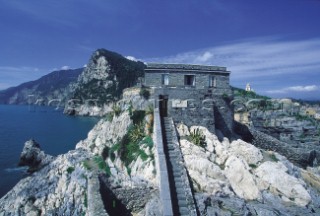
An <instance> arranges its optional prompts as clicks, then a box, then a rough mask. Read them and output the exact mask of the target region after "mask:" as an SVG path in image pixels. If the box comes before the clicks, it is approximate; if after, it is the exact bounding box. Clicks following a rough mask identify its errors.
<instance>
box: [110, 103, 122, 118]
mask: <svg viewBox="0 0 320 216" xmlns="http://www.w3.org/2000/svg"><path fill="white" fill-rule="evenodd" d="M112 112H113V114H114V115H115V116H119V115H120V114H121V112H122V110H121V107H120V106H119V105H116V104H113V106H112Z"/></svg>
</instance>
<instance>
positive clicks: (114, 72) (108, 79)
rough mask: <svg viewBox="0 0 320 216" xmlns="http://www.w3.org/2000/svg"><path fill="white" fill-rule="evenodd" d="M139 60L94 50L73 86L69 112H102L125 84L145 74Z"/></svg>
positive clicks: (68, 106)
mask: <svg viewBox="0 0 320 216" xmlns="http://www.w3.org/2000/svg"><path fill="white" fill-rule="evenodd" d="M144 68H145V65H144V64H143V63H142V62H135V61H130V60H128V59H126V58H124V57H123V56H121V55H119V54H117V53H114V52H110V51H108V50H105V49H98V50H97V51H95V52H94V53H93V54H92V56H91V58H90V60H89V62H88V64H87V67H86V68H85V69H84V71H83V73H82V74H81V75H80V76H79V78H78V81H77V83H76V84H75V85H73V86H72V93H71V94H70V99H72V101H70V103H68V104H67V105H66V107H65V113H67V114H70V115H91V116H93V115H100V116H101V115H103V114H106V113H107V112H108V111H109V110H108V104H110V103H112V102H115V101H117V100H118V99H119V98H120V96H121V94H122V91H123V90H124V89H125V88H129V87H132V86H134V85H136V84H137V83H138V81H139V77H142V76H143V74H144Z"/></svg>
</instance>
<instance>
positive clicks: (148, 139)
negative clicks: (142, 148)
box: [143, 136, 153, 148]
mask: <svg viewBox="0 0 320 216" xmlns="http://www.w3.org/2000/svg"><path fill="white" fill-rule="evenodd" d="M143 142H144V143H145V144H146V145H147V146H148V147H149V148H152V147H153V140H152V138H151V136H146V137H145V138H144V139H143Z"/></svg>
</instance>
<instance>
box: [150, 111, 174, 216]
mask: <svg viewBox="0 0 320 216" xmlns="http://www.w3.org/2000/svg"><path fill="white" fill-rule="evenodd" d="M162 138H163V136H162V129H161V120H160V113H159V109H158V108H155V109H154V127H153V141H154V143H155V145H156V157H155V159H156V166H157V178H158V182H159V190H160V200H161V203H162V212H163V215H168V216H170V215H173V208H172V200H171V194H170V186H169V175H168V167H167V161H166V156H165V152H164V146H163V139H162Z"/></svg>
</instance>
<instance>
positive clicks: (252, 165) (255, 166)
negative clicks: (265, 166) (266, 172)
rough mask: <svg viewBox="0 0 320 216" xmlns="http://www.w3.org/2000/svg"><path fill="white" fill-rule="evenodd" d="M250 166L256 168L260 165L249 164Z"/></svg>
mask: <svg viewBox="0 0 320 216" xmlns="http://www.w3.org/2000/svg"><path fill="white" fill-rule="evenodd" d="M249 167H251V168H252V169H256V168H257V167H258V166H257V165H256V164H249Z"/></svg>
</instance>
